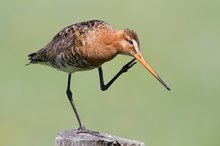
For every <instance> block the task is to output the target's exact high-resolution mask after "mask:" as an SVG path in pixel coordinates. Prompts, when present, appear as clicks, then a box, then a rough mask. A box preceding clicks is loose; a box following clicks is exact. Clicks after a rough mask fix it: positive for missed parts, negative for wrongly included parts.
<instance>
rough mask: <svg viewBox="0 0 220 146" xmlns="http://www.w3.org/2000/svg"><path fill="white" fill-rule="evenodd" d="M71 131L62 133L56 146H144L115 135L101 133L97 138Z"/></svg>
mask: <svg viewBox="0 0 220 146" xmlns="http://www.w3.org/2000/svg"><path fill="white" fill-rule="evenodd" d="M77 132H80V131H79V130H77V129H70V130H65V131H63V132H60V133H59V134H58V135H57V137H56V142H55V146H144V143H142V142H139V141H136V140H129V139H125V138H121V137H118V136H114V135H108V134H104V133H99V134H98V135H99V136H95V135H92V134H87V133H77Z"/></svg>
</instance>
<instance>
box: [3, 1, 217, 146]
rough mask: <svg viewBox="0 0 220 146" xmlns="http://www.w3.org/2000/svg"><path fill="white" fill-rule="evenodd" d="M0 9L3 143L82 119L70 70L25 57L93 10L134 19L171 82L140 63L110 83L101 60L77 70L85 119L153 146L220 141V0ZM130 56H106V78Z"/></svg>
mask: <svg viewBox="0 0 220 146" xmlns="http://www.w3.org/2000/svg"><path fill="white" fill-rule="evenodd" d="M0 18H1V20H0V49H1V53H0V58H1V61H0V69H1V75H0V145H1V146H13V145H16V146H30V145H31V146H39V145H45V146H49V145H50V146H52V145H54V141H55V137H56V134H57V133H58V132H60V131H62V130H65V129H70V128H76V127H77V126H78V125H77V122H76V118H75V116H74V113H73V112H72V109H71V107H70V104H69V102H68V100H67V97H66V95H65V90H66V83H67V74H66V73H63V72H60V71H56V70H55V69H52V68H49V67H46V66H41V65H31V66H25V64H26V63H27V62H28V61H27V55H28V54H29V53H32V52H34V51H37V50H38V49H40V48H42V47H44V45H46V44H47V43H48V42H49V41H50V40H51V39H52V37H53V36H54V35H55V34H56V33H57V32H58V31H60V30H61V29H62V28H64V27H65V26H68V25H70V24H73V23H76V22H81V21H85V20H91V19H101V20H104V21H106V22H108V23H110V24H111V25H113V27H114V28H116V29H124V28H132V29H134V30H135V31H136V32H137V33H138V35H139V39H140V42H141V49H142V50H141V51H142V54H143V56H145V58H146V59H147V60H148V62H149V63H150V64H151V66H152V67H153V68H154V69H155V70H156V71H157V72H158V74H159V75H160V76H161V77H162V78H163V80H164V81H165V82H166V83H167V84H168V85H169V86H170V87H171V89H172V90H171V92H168V91H167V90H166V89H165V88H164V87H163V86H162V85H161V84H160V83H159V82H158V81H157V80H156V79H154V78H153V77H152V76H151V75H150V74H149V73H148V71H147V70H146V69H145V68H144V67H143V66H142V65H140V64H139V63H138V64H137V65H135V66H134V67H133V68H132V69H131V70H129V72H128V73H126V74H124V75H123V76H121V77H120V78H119V79H118V80H117V81H116V82H115V83H114V84H113V86H112V87H111V88H110V89H109V90H108V91H106V92H102V91H101V90H100V87H99V79H98V71H97V69H95V70H91V71H87V72H81V73H75V74H73V76H72V91H73V94H74V97H75V102H76V104H77V107H78V110H79V112H80V115H81V118H82V120H83V121H84V124H85V125H86V127H87V128H89V129H92V130H96V131H101V132H105V133H109V134H114V135H118V136H123V137H126V138H130V139H136V140H139V141H143V142H144V143H145V145H149V146H207V145H208V146H219V145H220V137H219V136H220V86H219V82H220V1H218V0H166V1H164V0H156V1H154V0H137V1H131V0H127V1H118V0H111V1H101V0H93V1H85V0H81V1H74V0H62V1H61V0H53V1H45V0H38V1H30V0H19V1H18V0H14V1H8V0H1V1H0ZM130 59H131V58H130V57H128V56H122V55H119V56H118V57H117V58H115V59H114V60H112V61H111V62H108V63H106V64H105V65H103V69H104V76H105V80H106V81H107V80H109V79H110V78H111V77H112V76H113V75H114V74H115V73H116V72H117V71H118V70H119V69H120V67H121V66H122V65H124V64H125V63H126V62H128V61H129V60H130Z"/></svg>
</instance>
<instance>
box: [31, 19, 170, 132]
mask: <svg viewBox="0 0 220 146" xmlns="http://www.w3.org/2000/svg"><path fill="white" fill-rule="evenodd" d="M118 54H122V55H128V56H131V57H133V59H132V60H131V61H129V62H128V63H126V64H125V65H124V66H123V67H122V68H121V69H120V70H119V71H118V73H117V74H116V75H115V76H114V77H113V78H112V79H111V80H110V81H109V82H108V83H107V84H105V83H104V77H103V70H102V65H103V64H104V63H105V62H108V61H110V60H112V59H113V58H115V57H116V56H117V55H118ZM28 57H29V63H28V65H29V64H42V65H47V66H50V67H53V68H55V69H57V70H60V71H63V72H66V73H68V81H67V89H66V95H67V97H68V99H69V102H70V104H71V106H72V109H73V111H74V113H75V116H76V118H77V121H78V124H79V128H78V130H81V131H84V132H85V131H86V132H88V131H89V130H88V129H87V128H85V126H84V124H83V123H82V120H81V118H80V116H79V112H78V111H77V108H76V105H75V103H74V101H73V97H72V91H71V89H70V84H71V75H72V74H73V73H75V72H79V71H86V70H91V69H95V68H97V69H98V73H99V79H100V88H101V90H102V91H105V90H107V89H108V88H109V87H110V86H111V85H112V83H113V82H114V81H115V80H116V79H117V78H118V77H119V76H120V75H122V74H123V73H125V72H127V71H128V70H129V69H130V68H131V67H133V66H134V65H135V64H136V63H137V62H136V60H137V61H139V62H140V63H141V64H143V66H144V67H145V68H146V69H147V70H148V71H149V72H150V73H151V74H152V75H153V76H154V77H155V78H156V79H157V80H158V81H159V82H160V83H161V84H162V85H163V86H164V87H165V88H166V89H167V90H170V88H169V87H168V86H167V85H166V83H165V82H164V81H163V80H162V79H161V78H160V76H159V75H158V74H157V73H156V72H155V71H154V70H153V69H152V68H151V67H150V65H149V64H148V63H147V61H146V60H145V59H144V57H143V56H142V54H141V53H140V42H139V39H138V35H137V33H136V32H135V31H133V30H132V29H129V28H126V29H122V30H116V29H114V28H113V27H112V26H111V25H110V24H108V23H106V22H104V21H102V20H89V21H84V22H79V23H75V24H73V25H70V26H67V27H65V28H63V29H62V30H61V31H59V32H58V33H57V34H56V35H55V36H54V37H53V38H52V40H51V41H50V42H49V43H48V44H47V45H46V46H45V47H43V48H42V49H40V50H38V51H36V52H34V53H31V54H29V55H28Z"/></svg>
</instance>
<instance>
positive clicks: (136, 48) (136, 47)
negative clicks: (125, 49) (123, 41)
mask: <svg viewBox="0 0 220 146" xmlns="http://www.w3.org/2000/svg"><path fill="white" fill-rule="evenodd" d="M132 42H133V45H134V49H135V51H136V52H137V53H138V52H140V49H139V47H138V44H137V42H136V41H135V40H132Z"/></svg>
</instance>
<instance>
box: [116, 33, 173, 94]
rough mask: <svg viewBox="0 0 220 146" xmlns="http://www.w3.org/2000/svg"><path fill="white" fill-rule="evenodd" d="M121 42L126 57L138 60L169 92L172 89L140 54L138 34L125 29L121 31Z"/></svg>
mask: <svg viewBox="0 0 220 146" xmlns="http://www.w3.org/2000/svg"><path fill="white" fill-rule="evenodd" d="M121 38H122V39H121V41H120V46H121V48H120V53H121V54H125V55H130V56H133V57H134V58H136V59H137V60H138V61H139V62H140V63H141V64H143V65H144V67H145V68H146V69H147V70H148V71H149V72H150V73H151V74H152V75H153V76H154V77H155V78H156V79H157V80H158V81H159V82H160V83H162V84H163V85H164V87H165V88H166V89H167V90H170V88H169V87H168V86H167V85H166V84H165V82H164V81H163V80H162V79H161V78H160V77H159V75H158V74H157V73H156V72H155V71H154V70H153V69H152V68H151V67H150V65H149V64H148V63H147V61H146V60H145V59H144V57H143V56H142V55H141V53H140V43H139V40H138V36H137V34H136V33H135V32H134V31H133V30H130V29H125V30H123V31H121Z"/></svg>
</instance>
